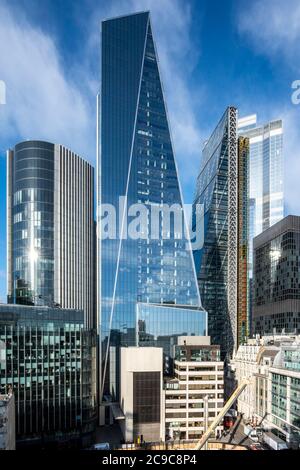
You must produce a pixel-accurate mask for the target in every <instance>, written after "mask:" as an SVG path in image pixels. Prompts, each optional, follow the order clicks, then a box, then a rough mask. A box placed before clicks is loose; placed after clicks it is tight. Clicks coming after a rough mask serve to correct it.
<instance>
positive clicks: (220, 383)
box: [164, 336, 224, 440]
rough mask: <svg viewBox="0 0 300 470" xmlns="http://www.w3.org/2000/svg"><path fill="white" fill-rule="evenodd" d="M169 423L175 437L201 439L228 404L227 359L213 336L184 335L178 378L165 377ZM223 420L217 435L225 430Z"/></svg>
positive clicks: (180, 342)
mask: <svg viewBox="0 0 300 470" xmlns="http://www.w3.org/2000/svg"><path fill="white" fill-rule="evenodd" d="M164 388H165V390H164V394H165V427H166V436H167V437H168V438H171V439H175V438H176V439H187V440H190V439H198V438H200V437H201V435H202V434H203V432H204V431H205V428H206V427H207V426H208V425H210V424H211V422H212V420H213V419H214V418H215V417H216V416H217V414H218V413H219V411H220V410H221V408H222V407H223V405H224V363H223V362H222V361H221V360H220V347H219V346H214V345H211V344H210V337H208V336H206V337H192V336H190V337H184V336H183V337H180V338H179V339H178V345H177V346H175V364H174V379H167V380H166V381H165V387H164ZM222 429H223V427H222V424H220V425H219V426H218V427H217V428H216V431H215V433H216V435H218V434H219V433H220V432H221V431H222Z"/></svg>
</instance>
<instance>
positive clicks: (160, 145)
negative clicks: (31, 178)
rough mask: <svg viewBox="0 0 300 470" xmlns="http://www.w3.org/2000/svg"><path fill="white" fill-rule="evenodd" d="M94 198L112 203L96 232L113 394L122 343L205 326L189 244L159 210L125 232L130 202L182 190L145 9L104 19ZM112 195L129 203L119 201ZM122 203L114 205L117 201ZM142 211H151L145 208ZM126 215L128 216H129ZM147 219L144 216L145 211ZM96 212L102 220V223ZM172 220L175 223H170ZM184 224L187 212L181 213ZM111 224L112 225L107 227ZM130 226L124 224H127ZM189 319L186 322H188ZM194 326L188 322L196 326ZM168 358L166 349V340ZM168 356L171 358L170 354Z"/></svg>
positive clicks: (155, 200) (170, 196)
mask: <svg viewBox="0 0 300 470" xmlns="http://www.w3.org/2000/svg"><path fill="white" fill-rule="evenodd" d="M98 106H99V117H100V119H99V127H100V129H99V155H98V167H99V175H98V204H99V207H100V208H101V207H102V210H103V208H104V207H107V205H109V207H111V206H113V207H114V208H116V211H117V213H119V212H120V213H121V215H120V217H118V221H117V226H116V236H115V237H114V236H113V234H111V233H110V234H109V236H108V237H106V238H105V237H103V235H102V236H101V237H100V238H102V240H100V242H99V245H98V250H99V251H98V253H99V266H100V269H99V278H98V282H99V295H100V299H99V307H100V308H99V310H100V311H99V315H100V328H101V340H102V357H101V360H102V364H103V374H102V377H103V378H105V380H102V393H101V396H102V395H103V392H105V395H106V396H107V395H110V396H111V397H114V396H117V397H118V396H119V377H120V371H119V347H120V346H137V345H139V334H137V325H139V328H141V330H140V331H141V334H142V337H143V341H144V340H145V338H147V337H149V338H152V339H153V341H152V340H151V342H150V344H149V345H151V346H153V345H157V343H156V337H157V336H160V335H161V336H165V337H167V336H168V337H169V341H173V339H172V338H174V337H177V336H178V335H180V334H196V335H203V334H205V330H206V314H205V312H204V311H203V309H202V308H201V302H200V296H199V291H198V287H197V282H196V276H195V271H194V264H193V259H192V254H191V250H190V245H189V243H188V242H187V240H186V239H183V237H179V236H178V233H177V232H176V233H175V230H174V227H173V226H172V227H171V228H170V229H169V230H168V229H167V221H166V218H165V219H164V220H163V221H162V217H161V218H160V222H159V224H158V227H156V229H157V230H158V232H157V233H156V235H155V236H153V237H152V236H150V235H149V232H148V233H147V230H148V228H149V227H150V232H151V234H152V229H154V228H155V227H154V224H153V225H152V221H150V222H149V226H147V227H145V226H144V227H143V228H142V229H141V233H140V236H139V237H137V238H136V239H134V237H131V236H130V234H129V233H128V236H127V228H128V227H127V223H126V220H125V219H126V217H127V208H128V214H129V212H130V210H132V209H135V210H136V207H135V206H134V204H138V205H139V207H140V206H141V205H142V206H143V208H141V207H140V208H141V210H142V209H143V211H144V210H146V211H147V213H150V212H151V215H152V211H154V210H155V209H161V208H162V207H163V205H165V206H168V207H170V206H172V205H174V204H177V207H178V206H179V209H180V210H179V212H180V214H181V216H183V217H182V218H183V219H184V212H183V210H182V207H183V206H182V197H181V191H180V187H179V182H178V174H177V168H176V163H175V159H174V152H173V146H172V142H171V137H170V130H169V123H168V118H167V112H166V105H165V99H164V95H163V89H162V84H161V78H160V72H159V68H158V59H157V53H156V49H155V46H154V40H153V36H152V26H151V22H150V15H149V13H148V12H145V13H138V14H134V15H129V16H123V17H120V18H115V19H111V20H107V21H104V22H103V23H102V80H101V93H100V99H99V104H98ZM119 197H124V198H125V202H126V204H124V207H123V208H122V204H120V200H119ZM120 207H121V210H120ZM147 217H148V216H147ZM131 219H132V218H131ZM149 220H150V218H149ZM103 224H104V222H103V219H101V221H100V222H99V230H100V233H102V227H103ZM171 225H173V224H171ZM183 225H185V221H183ZM108 231H109V230H108ZM128 232H129V230H128ZM191 322H192V324H191ZM194 328H195V330H194V331H191V330H192V329H194ZM164 355H165V362H166V363H167V362H168V360H169V358H168V357H167V356H168V351H166V350H164ZM170 360H171V359H170Z"/></svg>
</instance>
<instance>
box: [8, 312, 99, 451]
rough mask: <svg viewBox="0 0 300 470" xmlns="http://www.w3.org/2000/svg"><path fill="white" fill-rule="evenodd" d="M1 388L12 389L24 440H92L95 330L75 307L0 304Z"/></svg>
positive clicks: (18, 432) (42, 442)
mask: <svg viewBox="0 0 300 470" xmlns="http://www.w3.org/2000/svg"><path fill="white" fill-rule="evenodd" d="M0 341H2V342H3V343H4V345H5V353H4V360H3V361H1V369H0V393H4V394H5V393H7V392H8V391H9V389H12V390H13V392H14V395H15V401H16V435H17V439H18V441H19V442H20V443H22V441H23V440H29V441H30V440H31V441H32V442H34V441H35V442H37V443H38V444H40V445H46V444H47V443H49V442H52V443H53V442H54V441H63V440H67V441H70V443H71V442H72V440H74V441H73V442H74V444H75V445H78V444H79V443H80V445H81V446H85V445H90V444H91V439H92V435H93V433H94V431H95V426H96V369H95V367H96V335H95V333H94V332H93V331H89V330H86V329H84V326H83V312H82V311H77V310H65V309H53V308H48V307H29V306H20V305H18V306H17V305H2V306H0Z"/></svg>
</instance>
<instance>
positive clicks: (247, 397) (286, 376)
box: [230, 334, 300, 447]
mask: <svg viewBox="0 0 300 470" xmlns="http://www.w3.org/2000/svg"><path fill="white" fill-rule="evenodd" d="M299 364H300V338H299V336H294V335H284V334H282V335H269V336H265V337H263V338H260V337H257V338H256V339H251V340H248V342H247V344H245V345H242V346H240V347H239V349H238V351H237V353H236V354H235V356H234V358H233V359H232V361H231V363H230V369H231V373H232V374H233V376H234V378H235V381H236V384H237V385H238V384H239V383H240V382H241V381H242V380H243V378H245V377H249V378H250V379H251V381H250V384H249V385H248V386H247V387H246V389H245V390H244V392H243V393H242V394H241V395H240V396H239V398H238V401H237V407H238V411H239V412H240V413H242V414H243V417H244V419H245V420H249V421H251V422H252V423H253V424H254V425H260V426H262V427H263V428H264V429H267V430H271V431H272V432H273V433H275V434H277V435H278V436H279V437H281V438H283V439H284V440H285V441H286V442H287V443H288V444H289V446H290V447H298V445H299V443H300V405H299V403H300V365H299Z"/></svg>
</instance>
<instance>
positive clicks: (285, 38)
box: [0, 0, 300, 301]
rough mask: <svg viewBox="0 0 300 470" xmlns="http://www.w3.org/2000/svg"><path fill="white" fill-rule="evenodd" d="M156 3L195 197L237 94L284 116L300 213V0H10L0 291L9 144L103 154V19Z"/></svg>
mask: <svg viewBox="0 0 300 470" xmlns="http://www.w3.org/2000/svg"><path fill="white" fill-rule="evenodd" d="M142 10H150V11H151V14H152V23H153V29H154V35H155V39H156V44H157V49H158V54H159V58H160V62H161V69H162V78H163V81H164V88H165V92H166V97H167V104H168V109H169V116H170V120H171V126H172V135H173V140H174V144H175V152H176V158H177V162H178V166H179V171H180V180H181V183H182V186H183V192H184V197H185V202H186V203H190V202H191V201H192V197H193V191H194V185H195V179H196V176H197V172H198V170H199V166H200V158H201V148H202V144H203V141H204V140H205V139H206V138H207V137H208V136H209V134H210V133H211V131H212V130H213V128H214V126H215V125H216V123H217V122H218V120H219V118H220V117H221V115H222V113H223V111H224V109H225V108H226V106H228V105H235V106H237V107H238V108H239V114H240V116H243V115H246V114H252V113H257V114H258V120H259V121H260V122H264V121H267V120H269V119H273V118H282V119H283V121H284V158H285V181H284V182H285V202H286V213H293V214H300V203H299V195H300V191H299V182H298V180H299V178H300V150H299V149H300V105H299V106H296V105H293V104H292V102H291V93H292V90H291V84H292V82H293V81H294V80H297V79H300V48H299V41H300V26H299V24H300V2H299V0H263V1H262V0H260V1H258V0H251V2H249V1H248V0H222V1H220V0H0V80H4V81H5V83H6V86H7V104H6V105H2V106H0V217H1V224H0V301H4V299H5V295H6V284H5V283H6V280H5V270H6V230H5V184H6V183H5V164H6V163H5V150H6V149H7V148H8V147H12V146H14V145H15V143H16V142H18V141H20V140H24V139H31V138H34V139H44V140H48V141H53V142H57V143H62V144H65V145H67V146H69V147H71V148H72V149H73V150H74V151H76V152H77V153H79V154H81V155H82V156H83V157H85V158H87V159H88V160H89V161H91V162H92V163H94V164H95V153H96V152H95V123H96V116H95V112H96V106H95V96H96V93H97V91H98V88H99V79H100V66H99V64H100V40H101V39H100V23H101V20H103V19H105V18H108V17H111V16H114V15H116V16H119V15H122V14H127V13H131V12H136V11H142Z"/></svg>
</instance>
